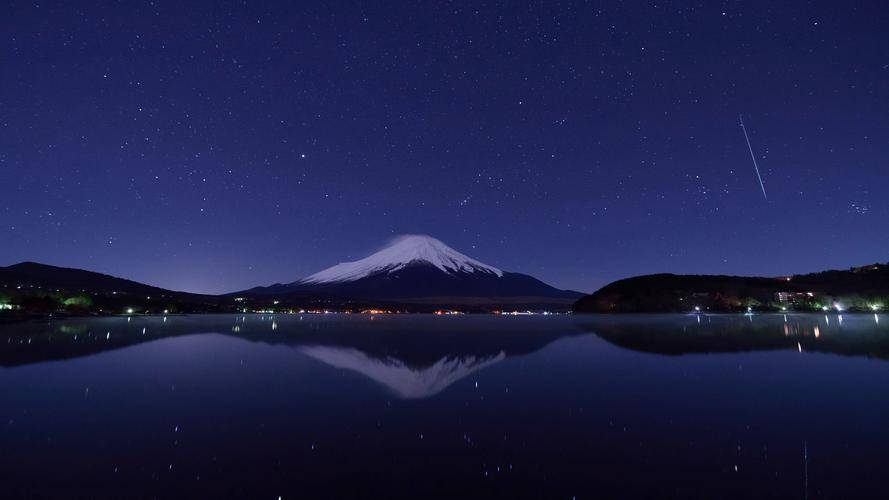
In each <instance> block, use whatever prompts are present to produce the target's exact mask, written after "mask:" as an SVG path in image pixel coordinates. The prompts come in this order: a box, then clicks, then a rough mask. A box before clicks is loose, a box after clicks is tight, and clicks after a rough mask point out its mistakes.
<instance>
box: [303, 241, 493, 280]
mask: <svg viewBox="0 0 889 500" xmlns="http://www.w3.org/2000/svg"><path fill="white" fill-rule="evenodd" d="M411 263H426V264H431V265H433V266H435V267H437V268H438V269H439V270H441V271H443V272H445V273H447V274H454V273H458V272H464V273H474V272H483V273H491V274H495V275H497V276H503V271H501V270H499V269H497V268H496V267H493V266H489V265H487V264H483V263H481V262H479V261H477V260H475V259H473V258H471V257H468V256H466V255H463V254H462V253H460V252H458V251H456V250H454V249H453V248H451V247H449V246H447V245H445V244H444V243H442V242H441V241H440V240H437V239H435V238H433V237H431V236H427V235H421V234H410V235H404V236H400V237H398V238H396V239H395V240H393V241H392V243H390V244H389V246H387V247H386V248H383V249H382V250H380V251H379V252H376V253H374V254H373V255H370V256H368V257H365V258H364V259H361V260H357V261H354V262H343V263H340V264H337V265H335V266H333V267H330V268H327V269H325V270H323V271H321V272H319V273H315V274H313V275H311V276H309V277H307V278H304V279H302V280H300V281H299V282H298V283H302V284H309V283H311V284H321V283H341V282H345V281H355V280H358V279H361V278H364V277H367V276H370V275H373V274H378V273H383V272H385V273H390V272H393V271H397V270H399V269H402V268H404V267H406V266H407V265H408V264H411Z"/></svg>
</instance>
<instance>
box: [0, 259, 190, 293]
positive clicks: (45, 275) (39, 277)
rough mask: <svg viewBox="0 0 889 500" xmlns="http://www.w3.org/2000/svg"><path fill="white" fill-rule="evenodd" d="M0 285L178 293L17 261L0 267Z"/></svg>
mask: <svg viewBox="0 0 889 500" xmlns="http://www.w3.org/2000/svg"><path fill="white" fill-rule="evenodd" d="M0 285H6V286H7V287H19V286H21V287H22V288H44V289H48V290H57V289H58V290H66V291H85V292H94V293H114V292H118V293H128V294H145V295H151V294H156V295H160V294H175V293H180V292H173V291H170V290H165V289H163V288H158V287H154V286H150V285H145V284H142V283H139V282H136V281H131V280H127V279H123V278H117V277H114V276H109V275H107V274H102V273H96V272H92V271H85V270H83V269H73V268H68V267H58V266H51V265H48V264H39V263H37V262H21V263H19V264H14V265H11V266H8V267H0Z"/></svg>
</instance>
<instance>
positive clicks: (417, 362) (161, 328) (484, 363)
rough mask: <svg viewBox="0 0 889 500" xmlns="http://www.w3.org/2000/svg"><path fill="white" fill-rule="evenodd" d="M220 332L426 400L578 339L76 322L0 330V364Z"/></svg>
mask: <svg viewBox="0 0 889 500" xmlns="http://www.w3.org/2000/svg"><path fill="white" fill-rule="evenodd" d="M206 333H222V334H226V335H230V336H234V337H238V338H241V339H245V340H248V341H251V342H263V343H267V344H275V345H283V346H289V347H293V348H294V349H295V350H297V351H298V352H300V353H302V354H304V355H306V356H308V357H310V358H313V359H315V360H317V361H320V362H322V363H324V364H326V365H328V366H331V367H333V368H336V369H340V370H349V371H352V372H355V373H359V374H361V375H363V376H365V377H367V378H369V379H371V380H373V381H375V382H377V383H378V384H380V385H382V386H383V387H385V388H386V389H387V390H388V391H389V392H391V393H392V394H393V395H395V396H397V397H400V398H425V397H429V396H433V395H435V394H438V393H440V392H441V391H443V390H444V389H445V388H447V387H448V386H450V385H451V384H453V383H454V382H456V381H458V380H460V379H462V378H464V377H466V376H468V375H470V374H472V373H474V372H477V371H479V370H482V369H484V368H486V367H488V366H491V365H493V364H495V363H498V362H500V361H502V360H504V359H506V358H507V357H508V356H516V355H522V354H527V353H531V352H534V351H537V350H539V349H541V348H543V347H544V346H546V345H547V344H549V343H550V342H553V341H554V340H556V339H558V338H560V337H564V336H568V335H576V334H579V333H583V332H582V331H581V330H579V329H578V328H577V326H576V324H575V323H574V322H573V321H571V319H570V318H561V319H555V318H522V319H516V318H500V317H491V316H467V317H459V318H457V317H442V318H438V317H436V318H433V317H430V316H398V317H380V316H376V317H368V316H345V315H343V316H333V315H312V316H309V315H306V316H298V315H276V316H273V315H255V316H244V315H237V316H180V317H170V319H169V321H168V320H167V317H163V318H153V317H133V318H99V319H75V320H66V321H59V322H46V323H23V324H15V325H5V326H2V327H0V341H4V342H3V344H0V366H17V365H23V364H29V363H36V362H41V361H49V360H60V359H68V358H75V357H80V356H86V355H89V354H94V353H98V352H102V351H108V350H114V349H120V348H124V347H127V346H131V345H136V344H140V343H145V342H151V341H153V340H157V339H161V338H168V337H177V336H185V335H198V334H206Z"/></svg>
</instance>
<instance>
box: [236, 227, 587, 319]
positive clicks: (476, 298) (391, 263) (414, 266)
mask: <svg viewBox="0 0 889 500" xmlns="http://www.w3.org/2000/svg"><path fill="white" fill-rule="evenodd" d="M296 293H299V294H304V295H306V294H309V295H323V296H328V297H341V298H342V297H345V298H350V299H362V300H380V301H390V302H401V303H422V304H440V305H454V304H476V305H496V304H527V305H531V304H534V305H554V306H556V308H557V307H558V306H560V305H568V304H570V303H571V302H573V301H574V300H576V299H578V298H579V297H581V296H582V295H583V294H581V293H579V292H573V291H570V290H559V289H557V288H554V287H551V286H549V285H547V284H546V283H544V282H542V281H540V280H538V279H536V278H533V277H531V276H528V275H525V274H520V273H511V272H505V271H501V270H500V269H498V268H496V267H494V266H491V265H488V264H485V263H482V262H479V261H478V260H476V259H473V258H472V257H469V256H467V255H464V254H462V253H460V252H458V251H457V250H454V249H453V248H451V247H449V246H447V245H446V244H444V243H442V242H441V241H439V240H437V239H435V238H433V237H431V236H424V235H409V236H402V237H400V238H397V239H395V240H394V241H393V242H392V243H391V244H389V245H388V246H387V247H385V248H383V249H382V250H380V251H378V252H376V253H374V254H372V255H370V256H368V257H365V258H363V259H360V260H356V261H354V262H343V263H340V264H337V265H335V266H333V267H329V268H327V269H325V270H323V271H320V272H317V273H315V274H312V275H311V276H307V277H305V278H302V279H300V280H297V281H294V282H291V283H289V284H276V285H271V286H268V287H259V288H254V289H251V290H247V291H245V292H240V294H248V295H286V294H296Z"/></svg>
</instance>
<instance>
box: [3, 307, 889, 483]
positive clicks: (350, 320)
mask: <svg viewBox="0 0 889 500" xmlns="http://www.w3.org/2000/svg"><path fill="white" fill-rule="evenodd" d="M887 359H889V315H886V316H876V317H875V316H872V315H846V316H844V317H842V318H841V317H839V316H837V315H830V316H823V315H788V316H786V317H784V316H782V315H761V316H753V317H745V316H712V317H708V316H702V317H700V318H698V317H695V316H680V315H672V316H623V317H613V316H590V317H539V316H538V317H494V316H466V317H433V316H402V317H395V316H380V317H376V318H374V319H371V318H370V317H367V316H305V317H302V318H301V317H299V316H274V317H272V316H260V315H248V316H190V317H169V318H166V319H164V318H158V317H151V318H132V319H130V320H128V319H127V318H105V319H91V320H70V321H60V322H54V323H29V324H17V325H0V366H2V368H0V395H2V396H0V398H2V399H0V487H2V488H3V496H4V497H26V496H27V497H72V496H73V497H77V496H79V497H90V498H94V497H121V496H125V497H139V498H148V497H162V498H167V497H176V496H191V497H209V496H211V495H213V496H236V497H244V498H259V499H262V498H269V499H274V498H278V496H281V497H282V498H285V499H287V498H319V497H339V498H343V497H351V498H354V497H408V496H412V497H415V498H426V497H432V496H435V497H449V498H455V497H506V498H515V497H540V498H572V497H576V498H714V497H721V498H855V497H861V498H887V497H889V481H886V477H887V475H886V470H889V444H887V443H889V390H887V389H889V362H887Z"/></svg>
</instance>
